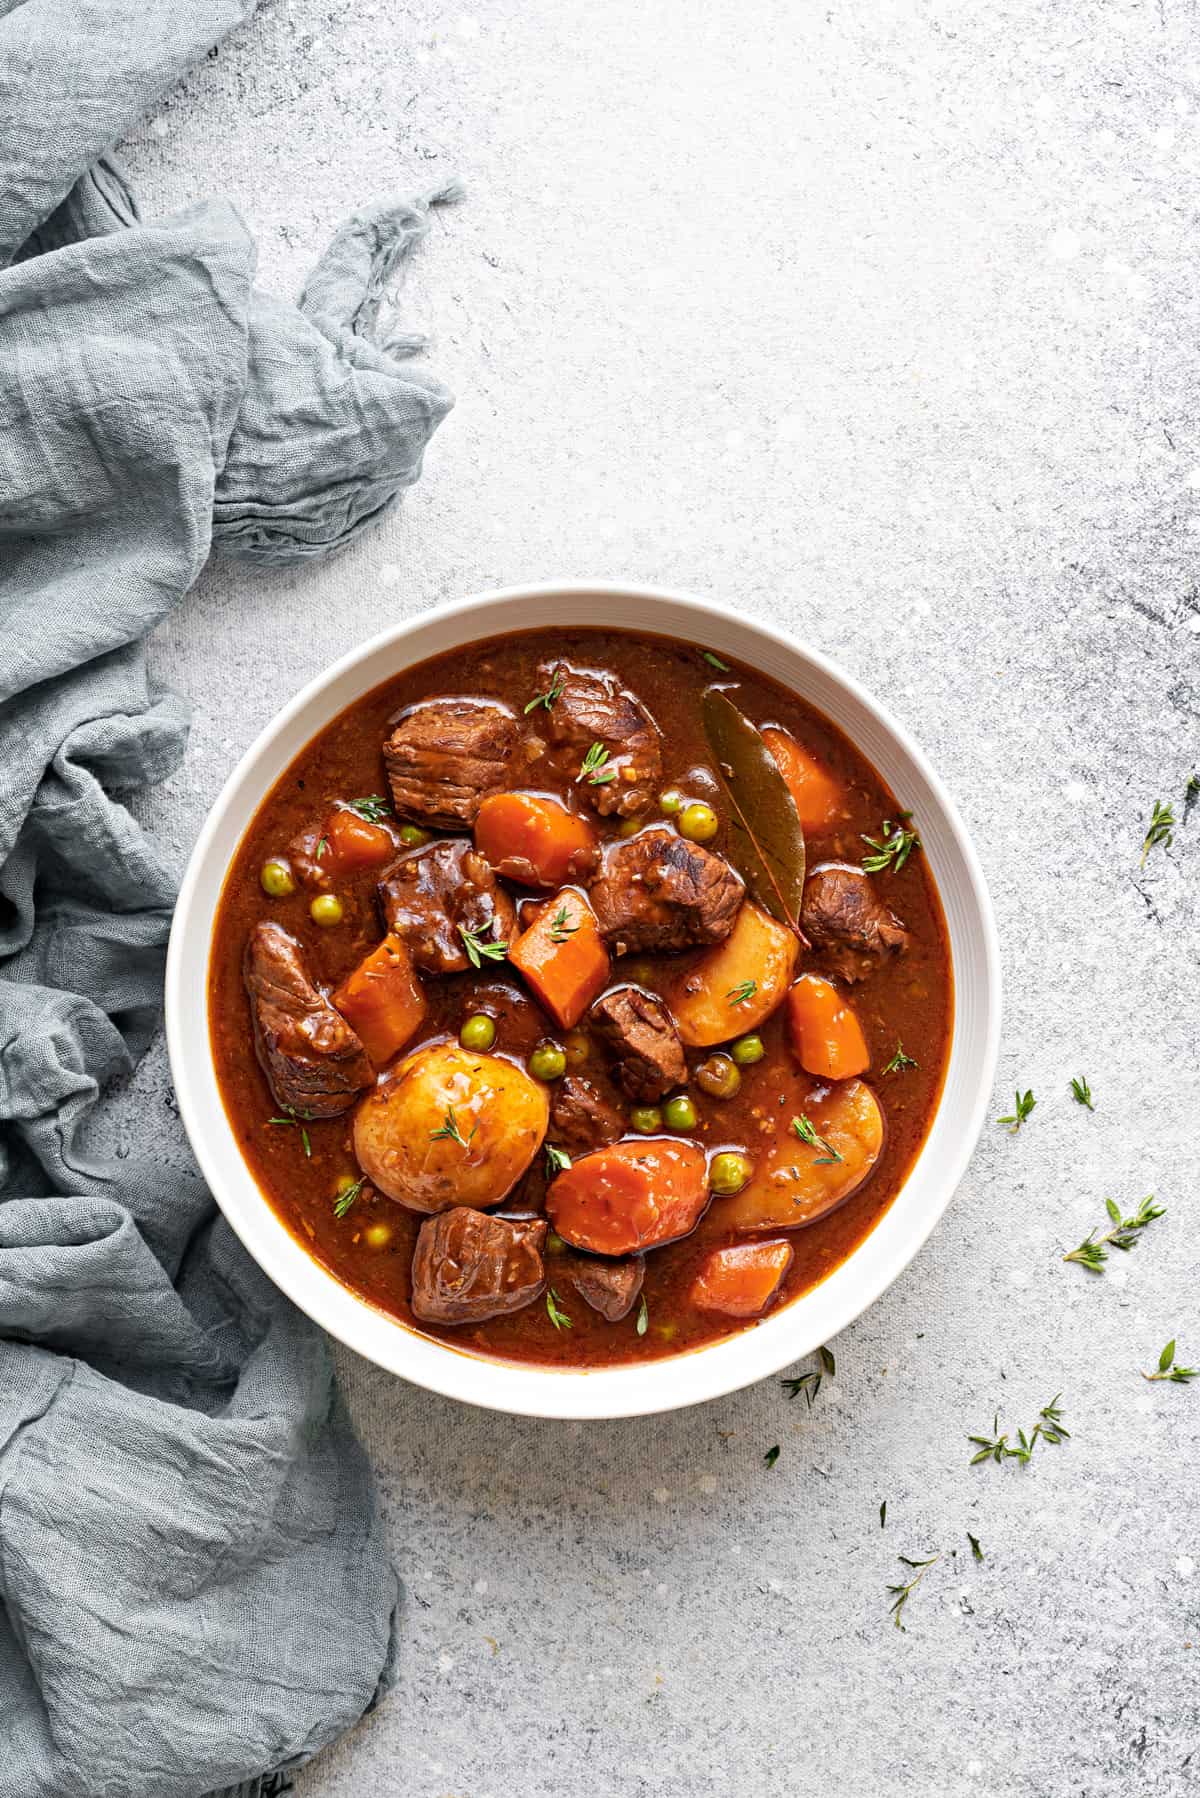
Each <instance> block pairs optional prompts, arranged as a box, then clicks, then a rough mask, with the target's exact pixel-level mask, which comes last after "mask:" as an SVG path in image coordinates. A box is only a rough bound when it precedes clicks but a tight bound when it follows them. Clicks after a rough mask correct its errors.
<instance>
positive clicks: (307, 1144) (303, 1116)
mask: <svg viewBox="0 0 1200 1798" xmlns="http://www.w3.org/2000/svg"><path fill="white" fill-rule="evenodd" d="M283 1110H284V1115H283V1117H279V1118H268V1119H267V1122H268V1124H278V1125H282V1126H283V1128H284V1129H285V1130H286V1129H292V1130H299V1132H300V1146H301V1148H302V1149H303V1150H304V1153H305V1155H306V1156H307V1157H308V1158H309V1160H311V1159H312V1138H311V1137H310V1136H309V1134H308V1131H307V1129H306V1128H305V1121H307V1122H308V1123H311V1122H312V1112H311V1111H297V1110H296V1107H295V1106H294V1105H285V1106H284V1108H283ZM302 1120H303V1121H302Z"/></svg>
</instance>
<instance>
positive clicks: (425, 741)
mask: <svg viewBox="0 0 1200 1798" xmlns="http://www.w3.org/2000/svg"><path fill="white" fill-rule="evenodd" d="M519 741H520V731H519V729H518V726H517V720H516V717H515V715H514V714H513V713H512V712H511V711H510V710H509V708H508V707H507V706H506V705H501V704H500V703H499V701H497V700H494V699H429V700H425V701H424V702H423V703H422V704H421V705H415V706H413V707H412V709H411V710H410V711H408V712H406V713H405V714H404V716H403V717H402V718H401V719H400V721H399V723H398V724H397V725H396V728H395V730H393V732H392V734H391V736H390V737H389V738H388V740H387V742H386V743H385V744H384V746H383V760H384V765H385V767H386V768H387V777H388V785H389V786H390V787H391V789H392V804H393V805H394V806H395V808H396V814H397V816H398V817H401V818H410V819H415V821H416V822H417V823H418V824H436V825H440V826H441V827H442V828H443V829H444V830H453V829H454V828H455V827H456V826H457V825H459V824H474V822H475V814H476V813H477V812H478V810H479V807H480V806H481V805H482V803H483V801H484V800H485V799H486V798H487V797H488V795H489V794H490V793H499V792H501V791H502V790H503V789H504V788H505V787H507V786H509V785H511V783H512V774H513V768H512V763H513V758H514V757H515V755H516V753H517V747H518V743H519Z"/></svg>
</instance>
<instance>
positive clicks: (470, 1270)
mask: <svg viewBox="0 0 1200 1798" xmlns="http://www.w3.org/2000/svg"><path fill="white" fill-rule="evenodd" d="M546 1229H547V1225H546V1220H545V1218H544V1217H539V1218H531V1219H518V1220H517V1221H515V1222H510V1221H509V1220H508V1219H507V1218H503V1217H489V1216H488V1215H487V1213H486V1212H484V1211H474V1210H471V1209H470V1208H469V1207H467V1206H457V1207H456V1208H455V1209H454V1210H453V1211H440V1212H439V1213H438V1214H437V1216H436V1217H431V1218H427V1219H426V1221H425V1222H424V1223H423V1224H422V1225H421V1228H420V1230H419V1231H418V1232H417V1246H416V1249H415V1250H414V1252H413V1261H412V1309H413V1316H414V1317H419V1318H420V1319H421V1321H422V1322H423V1323H434V1324H467V1323H482V1322H483V1321H484V1320H485V1319H486V1318H489V1317H502V1316H504V1315H505V1314H506V1313H507V1312H509V1311H520V1310H521V1309H522V1307H523V1306H525V1305H528V1304H530V1303H531V1302H532V1301H533V1300H534V1299H535V1298H537V1296H538V1294H539V1293H540V1292H541V1290H542V1287H543V1286H544V1285H545V1278H546V1276H545V1268H544V1265H543V1262H542V1249H543V1247H544V1246H545V1242H546Z"/></svg>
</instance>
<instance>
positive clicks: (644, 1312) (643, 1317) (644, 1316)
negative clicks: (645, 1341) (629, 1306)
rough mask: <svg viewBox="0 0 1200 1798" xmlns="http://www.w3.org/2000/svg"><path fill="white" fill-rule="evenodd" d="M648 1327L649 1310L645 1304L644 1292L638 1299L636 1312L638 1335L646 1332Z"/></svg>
mask: <svg viewBox="0 0 1200 1798" xmlns="http://www.w3.org/2000/svg"><path fill="white" fill-rule="evenodd" d="M649 1328H650V1312H649V1309H648V1307H647V1305H646V1295H645V1293H643V1294H642V1296H641V1298H640V1299H639V1301H638V1314H637V1333H638V1335H639V1336H644V1335H645V1334H646V1331H647V1330H648V1329H649Z"/></svg>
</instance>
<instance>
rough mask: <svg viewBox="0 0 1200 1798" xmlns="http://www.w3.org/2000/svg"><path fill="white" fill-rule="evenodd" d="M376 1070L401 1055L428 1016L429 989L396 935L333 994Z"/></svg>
mask: <svg viewBox="0 0 1200 1798" xmlns="http://www.w3.org/2000/svg"><path fill="white" fill-rule="evenodd" d="M333 1003H334V1004H335V1005H336V1006H337V1008H338V1010H339V1011H340V1012H341V1014H342V1016H343V1017H344V1018H345V1020H346V1022H347V1024H349V1025H350V1027H351V1029H352V1030H356V1031H357V1032H358V1035H359V1037H360V1038H361V1040H362V1045H363V1048H364V1049H365V1050H366V1051H367V1054H368V1055H369V1056H370V1058H371V1060H372V1061H373V1062H374V1063H375V1066H376V1067H377V1068H379V1067H383V1066H384V1064H385V1063H386V1062H389V1061H391V1059H392V1057H393V1056H394V1055H397V1054H399V1052H400V1050H401V1049H402V1048H403V1047H404V1045H405V1043H406V1042H407V1041H408V1039H409V1037H410V1036H411V1035H412V1034H413V1032H414V1030H415V1029H416V1028H417V1025H418V1024H419V1023H420V1022H421V1019H422V1018H423V1017H424V1016H425V990H424V988H423V987H422V985H421V982H420V981H419V980H418V978H417V975H416V972H415V970H414V968H413V965H412V958H411V957H410V955H409V953H408V950H407V949H406V948H405V946H404V944H403V943H402V942H401V941H400V939H399V937H396V936H385V937H384V939H383V941H382V943H380V945H379V947H378V948H377V949H372V951H371V953H370V955H368V956H367V958H366V960H365V961H360V962H359V964H358V966H357V967H356V968H355V970H354V972H353V973H352V974H348V975H347V976H346V978H345V980H343V982H342V984H341V986H339V987H338V989H337V991H336V993H334V995H333Z"/></svg>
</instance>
